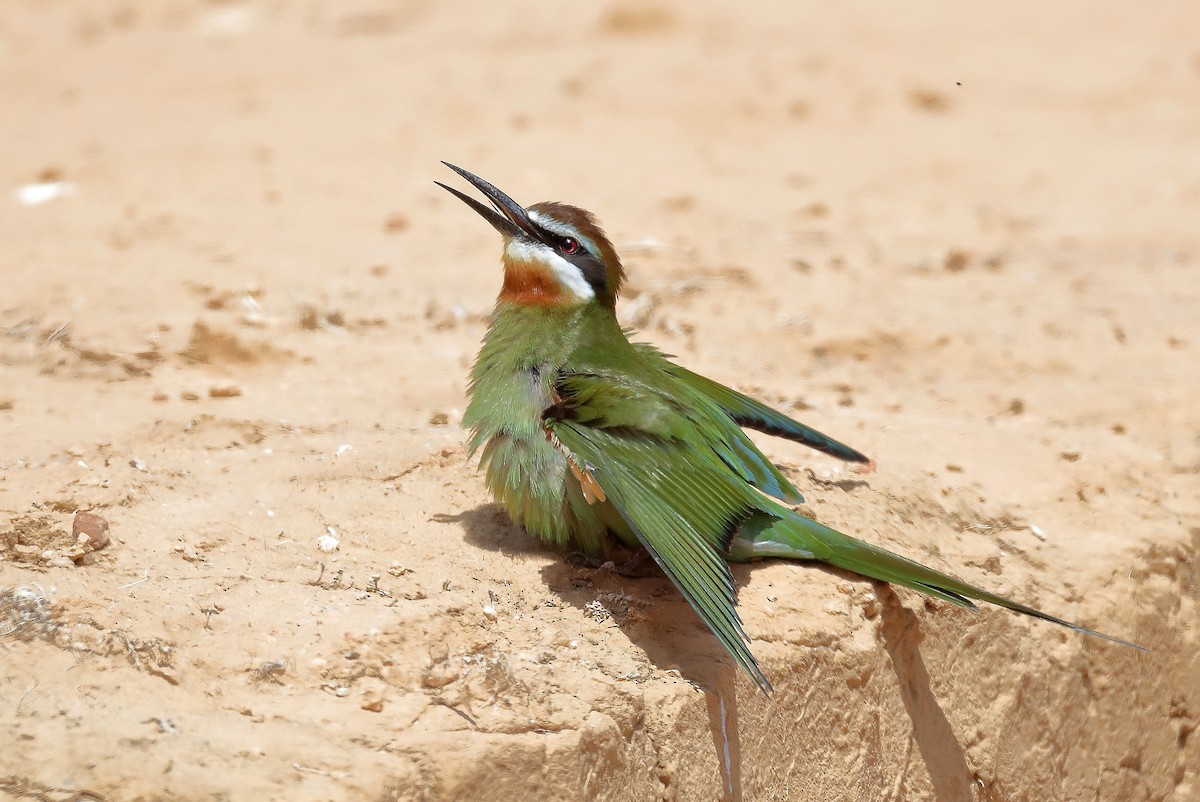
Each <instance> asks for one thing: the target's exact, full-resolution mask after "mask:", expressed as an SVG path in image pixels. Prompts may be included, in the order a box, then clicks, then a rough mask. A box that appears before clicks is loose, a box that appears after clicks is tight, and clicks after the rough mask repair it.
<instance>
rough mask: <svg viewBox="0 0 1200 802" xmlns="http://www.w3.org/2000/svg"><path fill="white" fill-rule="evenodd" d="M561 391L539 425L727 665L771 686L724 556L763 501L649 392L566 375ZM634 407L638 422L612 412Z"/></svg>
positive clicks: (764, 687)
mask: <svg viewBox="0 0 1200 802" xmlns="http://www.w3.org/2000/svg"><path fill="white" fill-rule="evenodd" d="M559 391H560V394H561V395H562V396H563V399H564V402H563V405H562V407H561V408H560V409H559V410H557V413H558V416H552V417H549V418H548V419H547V421H546V424H547V427H548V428H549V429H550V431H551V432H552V433H553V434H554V436H555V437H557V438H558V441H559V443H560V444H561V446H562V447H563V448H564V449H565V450H566V451H567V452H568V454H569V456H570V457H571V459H572V460H573V461H574V462H575V464H576V467H577V468H579V469H580V470H581V471H582V472H583V473H585V474H586V475H588V476H590V477H591V480H592V481H594V482H595V483H596V484H597V485H599V487H600V488H601V489H602V490H603V493H604V495H605V497H606V498H607V501H608V502H609V503H611V504H612V505H613V507H614V508H615V509H616V510H617V511H618V512H619V513H620V515H621V517H622V518H623V519H624V520H625V522H626V523H627V524H628V525H629V528H630V529H631V530H632V531H633V533H634V534H635V535H636V536H637V538H638V540H640V541H641V543H642V544H643V545H644V546H645V547H646V550H647V551H649V552H650V554H651V555H652V556H653V557H654V560H655V561H656V562H657V563H658V564H659V566H660V567H661V568H662V569H663V571H664V572H665V573H666V574H667V576H668V577H669V578H670V579H671V581H672V582H674V583H675V585H676V587H678V588H679V590H680V592H681V593H682V594H683V596H684V598H686V599H687V601H688V603H690V604H691V605H692V607H693V608H695V610H696V612H697V613H699V614H700V617H701V618H702V619H703V620H704V623H705V624H707V625H708V627H709V629H711V630H712V631H713V633H714V634H715V635H716V636H717V638H718V639H719V640H720V641H721V644H722V645H723V646H724V647H725V648H726V649H727V650H728V651H729V653H730V654H731V655H732V656H733V658H734V660H735V661H736V662H737V663H738V664H739V665H740V666H742V668H744V669H745V670H746V671H747V672H748V673H749V674H750V675H751V677H753V678H754V680H755V682H756V683H758V684H759V686H760V687H761V688H763V690H769V689H770V685H769V683H768V682H767V680H766V678H765V677H764V676H763V674H762V671H761V670H760V669H759V667H758V664H757V663H756V662H755V660H754V657H753V655H752V654H751V653H750V649H749V646H748V645H747V642H748V639H747V637H746V634H745V632H744V631H743V629H742V623H741V619H740V618H739V617H738V614H737V611H736V609H735V607H734V604H735V598H734V587H733V577H732V575H731V574H730V571H729V565H728V563H727V562H726V560H725V553H726V551H727V549H728V546H729V541H730V539H731V538H732V536H733V534H734V532H735V531H736V530H737V527H738V526H739V525H740V524H741V523H742V521H744V520H745V519H746V518H747V517H748V516H750V515H752V514H754V513H755V512H756V511H757V507H756V506H755V499H756V498H761V497H759V496H757V494H755V493H754V491H753V490H751V489H749V487H748V486H747V485H746V484H745V483H744V482H743V481H742V479H741V478H740V477H739V476H738V475H737V474H735V473H734V472H732V471H731V470H730V469H729V466H727V465H726V464H725V463H724V462H723V460H722V457H721V456H719V455H718V454H717V453H716V452H715V451H714V450H713V449H712V448H711V447H710V446H708V445H706V444H705V443H703V442H696V441H695V440H689V438H688V436H687V435H688V430H689V427H688V426H687V421H686V420H676V419H675V417H676V416H678V415H679V413H678V412H674V411H672V409H671V404H670V403H669V402H667V401H666V400H664V399H661V398H659V399H656V398H655V397H654V394H653V393H652V392H648V391H642V390H639V388H637V387H631V386H620V385H613V384H611V383H609V382H605V381H600V380H596V379H595V378H594V377H587V376H572V377H570V378H568V379H565V380H564V381H563V382H561V386H560V388H559ZM617 397H619V399H620V402H619V403H616V398H617ZM635 402H636V406H638V407H640V409H641V419H642V422H643V423H644V424H645V425H637V424H635V423H634V422H633V421H632V420H630V419H629V417H630V416H629V415H627V414H623V413H622V412H617V411H614V410H613V409H611V408H610V407H614V406H615V407H619V408H620V409H622V410H625V411H626V412H627V411H628V410H629V409H630V407H629V405H630V404H631V403H635ZM650 412H653V413H654V414H650V415H649V416H648V417H647V416H646V415H647V413H650Z"/></svg>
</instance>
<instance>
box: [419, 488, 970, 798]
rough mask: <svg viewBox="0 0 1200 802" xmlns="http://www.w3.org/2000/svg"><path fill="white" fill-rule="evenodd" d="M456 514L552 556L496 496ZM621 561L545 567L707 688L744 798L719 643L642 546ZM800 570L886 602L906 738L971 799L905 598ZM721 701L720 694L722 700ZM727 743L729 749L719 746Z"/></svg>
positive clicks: (553, 583)
mask: <svg viewBox="0 0 1200 802" xmlns="http://www.w3.org/2000/svg"><path fill="white" fill-rule="evenodd" d="M435 519H436V520H438V521H440V522H444V523H458V524H460V525H461V526H462V528H463V533H464V538H465V540H466V541H467V542H468V543H470V544H472V545H474V546H478V547H480V548H484V549H488V550H491V551H499V552H503V553H505V554H523V555H530V556H532V555H541V556H552V555H553V554H554V552H553V551H552V550H551V549H550V548H548V547H547V546H545V545H544V544H542V543H539V542H538V541H537V539H536V538H533V537H531V536H530V535H529V534H527V533H526V532H525V531H524V530H523V529H522V528H521V527H519V526H517V525H516V524H514V523H512V521H511V520H510V519H509V517H508V514H507V513H506V512H505V511H504V509H503V508H502V507H501V506H500V505H499V504H484V505H481V506H479V507H476V508H475V509H472V510H467V511H465V512H463V513H460V514H458V515H453V516H450V515H439V516H435ZM618 560H619V561H614V562H606V563H600V564H598V563H596V562H595V561H587V560H583V559H580V558H579V555H571V554H565V555H561V559H554V560H551V561H550V562H548V563H546V564H545V565H543V566H542V568H541V575H542V579H543V581H544V582H545V584H546V587H547V588H548V589H549V590H550V591H551V592H552V593H554V594H555V595H557V596H558V597H559V599H561V600H562V602H563V603H564V604H566V605H570V606H572V607H574V608H576V609H578V610H580V611H581V612H582V613H584V615H587V616H589V617H592V616H594V615H595V612H596V609H595V605H596V604H597V603H599V604H600V605H601V606H602V607H603V608H604V609H606V610H607V611H608V613H609V614H610V615H611V616H612V620H613V622H614V623H615V624H616V626H617V627H619V628H620V630H621V632H622V633H623V634H624V635H625V636H626V637H628V638H629V639H630V640H631V641H632V642H634V643H635V644H637V646H638V647H640V648H641V650H642V651H643V652H644V654H645V655H646V658H647V659H648V660H649V661H650V662H651V663H652V664H653V665H654V666H656V667H657V668H659V669H662V670H674V671H676V672H678V673H679V675H680V676H681V677H682V678H683V679H684V680H686V681H687V682H689V683H691V684H692V685H694V686H696V687H698V688H700V689H701V690H703V691H704V692H705V695H706V704H707V705H708V709H709V718H710V724H711V729H712V733H713V741H714V746H715V747H716V749H717V752H718V755H719V756H720V755H722V754H724V755H725V759H724V762H723V764H722V776H723V779H724V781H725V783H726V789H725V791H726V793H725V798H726V799H736V798H739V797H740V789H739V787H738V786H739V785H740V783H739V782H738V776H739V775H740V756H739V755H738V740H739V738H738V726H737V707H736V696H735V694H734V690H733V686H734V676H735V673H736V670H735V669H734V667H733V665H732V662H731V661H730V659H729V657H728V655H727V654H726V652H725V650H724V648H723V647H722V646H721V644H720V642H719V641H718V640H717V639H716V637H715V636H713V635H712V633H711V632H709V630H708V628H707V627H706V626H705V625H704V623H703V621H701V619H700V617H699V615H697V614H696V612H695V611H694V610H693V609H692V608H691V606H690V605H689V604H688V603H687V601H686V600H685V599H684V598H683V596H682V595H681V594H680V593H679V592H678V590H677V589H676V588H675V586H674V585H673V584H672V583H671V581H670V580H669V579H668V578H667V577H666V576H665V575H664V574H663V573H662V572H661V570H659V569H658V567H657V566H656V565H655V564H654V562H653V560H651V559H650V558H649V557H648V556H645V555H644V553H633V552H629V553H626V554H625V555H621V556H618ZM730 568H731V569H732V571H733V579H734V585H735V588H737V589H740V588H741V587H742V586H743V585H745V584H746V582H747V581H748V580H749V576H750V571H751V570H752V564H735V565H731V566H730ZM805 568H806V570H814V569H818V570H823V571H826V572H828V573H831V574H833V575H835V576H837V577H839V578H841V579H845V580H849V581H856V582H864V581H870V582H871V583H872V584H873V585H874V587H875V590H876V594H877V596H878V598H879V599H880V600H881V601H882V603H883V613H882V622H881V635H882V638H883V645H884V648H885V649H886V650H887V652H888V655H889V657H890V658H891V662H892V666H893V669H894V670H895V672H896V679H897V684H898V687H899V692H900V696H901V700H902V702H903V703H904V707H905V710H906V711H907V713H908V716H909V718H910V720H911V722H912V733H913V735H912V737H913V740H914V741H915V742H916V744H917V748H918V750H919V751H920V753H921V757H922V758H923V760H924V763H925V766H926V769H927V771H928V772H929V776H930V779H931V781H932V783H933V786H934V790H935V793H936V797H937V798H938V799H970V798H972V797H971V783H972V776H973V775H972V773H971V770H970V767H969V765H968V763H967V758H966V753H965V752H964V750H963V748H962V746H961V744H960V743H959V741H958V738H957V736H955V734H954V730H953V728H952V727H951V726H950V722H949V720H948V719H947V718H946V715H945V713H944V712H943V711H942V709H941V707H940V706H939V704H938V701H937V698H936V697H935V696H934V694H933V690H932V688H931V687H930V681H929V672H928V670H927V669H926V667H925V661H924V659H923V657H922V655H921V650H920V643H921V640H922V637H923V636H922V634H921V629H920V624H919V621H918V619H917V616H916V615H915V614H914V613H913V612H912V611H911V610H909V609H908V608H906V607H904V605H903V604H901V602H900V599H899V598H898V597H897V595H896V593H895V591H894V590H893V589H892V587H891V585H889V584H887V583H886V582H879V581H874V580H868V579H865V578H864V577H861V576H859V575H857V574H854V573H852V572H848V571H843V570H841V569H838V568H834V567H832V566H828V565H824V564H822V563H806V564H805ZM722 700H724V703H722ZM723 750H725V751H724V752H723Z"/></svg>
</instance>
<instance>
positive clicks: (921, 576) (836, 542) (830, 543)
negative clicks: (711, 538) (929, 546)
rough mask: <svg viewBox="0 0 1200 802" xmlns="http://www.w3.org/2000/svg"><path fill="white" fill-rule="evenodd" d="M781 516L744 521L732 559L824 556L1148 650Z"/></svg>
mask: <svg viewBox="0 0 1200 802" xmlns="http://www.w3.org/2000/svg"><path fill="white" fill-rule="evenodd" d="M781 511H782V512H783V517H775V516H774V515H766V514H763V515H756V516H754V517H753V518H751V519H750V520H748V521H746V523H744V524H743V525H742V527H741V529H740V530H739V531H738V533H737V535H736V536H735V537H734V539H733V542H732V544H731V545H730V549H729V556H730V559H731V560H734V561H737V562H741V561H745V560H753V559H761V558H770V557H779V558H783V559H799V560H820V561H822V562H826V563H829V564H830V565H834V566H837V567H838V568H842V569H844V570H846V571H853V572H854V573H856V574H861V575H862V576H865V577H870V578H872V579H879V580H882V581H884V582H888V583H890V584H893V585H901V586H903V587H906V588H911V589H912V590H916V591H919V592H921V593H925V594H928V595H930V596H933V597H935V598H938V599H943V600H945V601H948V602H950V603H952V604H957V605H958V606H960V607H966V608H968V609H971V610H974V609H977V608H976V606H975V604H974V602H975V601H982V602H987V603H988V604H995V605H997V606H999V607H1005V608H1007V609H1009V610H1013V611H1014V612H1018V613H1023V614H1024V615H1028V616H1032V617H1034V618H1040V619H1042V620H1043V621H1050V622H1053V623H1055V624H1058V625H1060V626H1064V627H1067V628H1068V629H1073V630H1075V631H1076V632H1082V633H1084V634H1085V635H1094V636H1095V637H1097V638H1104V639H1105V640H1109V641H1112V642H1114V643H1119V644H1121V645H1122V646H1129V647H1131V648H1133V649H1138V650H1140V651H1145V648H1144V647H1142V646H1138V645H1137V644H1135V643H1130V642H1129V641H1126V640H1122V639H1120V638H1115V637H1113V636H1112V635H1106V634H1104V633H1103V632H1097V631H1096V630H1094V629H1088V628H1087V627H1084V626H1080V625H1079V624H1075V623H1072V622H1070V621H1067V620H1065V619H1062V618H1058V617H1057V616H1053V615H1050V614H1049V613H1044V612H1042V611H1041V610H1038V609H1035V608H1033V607H1029V606H1028V605H1025V604H1021V603H1020V602H1016V601H1013V600H1012V599H1006V598H1004V597H1003V596H997V595H996V594H995V593H989V592H988V591H986V590H983V589H982V588H977V587H975V586H974V585H970V584H967V583H966V582H963V581H962V580H959V579H955V578H954V577H952V576H950V575H948V574H943V573H942V572H940V571H935V570H933V569H932V568H928V567H926V566H924V565H921V564H920V563H916V562H913V561H912V560H909V559H907V558H905V557H901V556H900V555H899V554H893V553H892V552H890V551H887V550H886V549H881V548H879V547H878V546H872V545H871V544H870V543H864V542H863V541H861V540H858V539H856V538H853V537H850V536H849V535H844V534H842V533H841V532H838V531H837V530H834V529H830V528H829V527H828V526H825V525H823V524H819V523H817V522H816V521H813V520H811V519H809V518H806V517H804V516H803V515H800V514H799V513H796V512H792V511H790V510H783V509H782V508H781Z"/></svg>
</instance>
